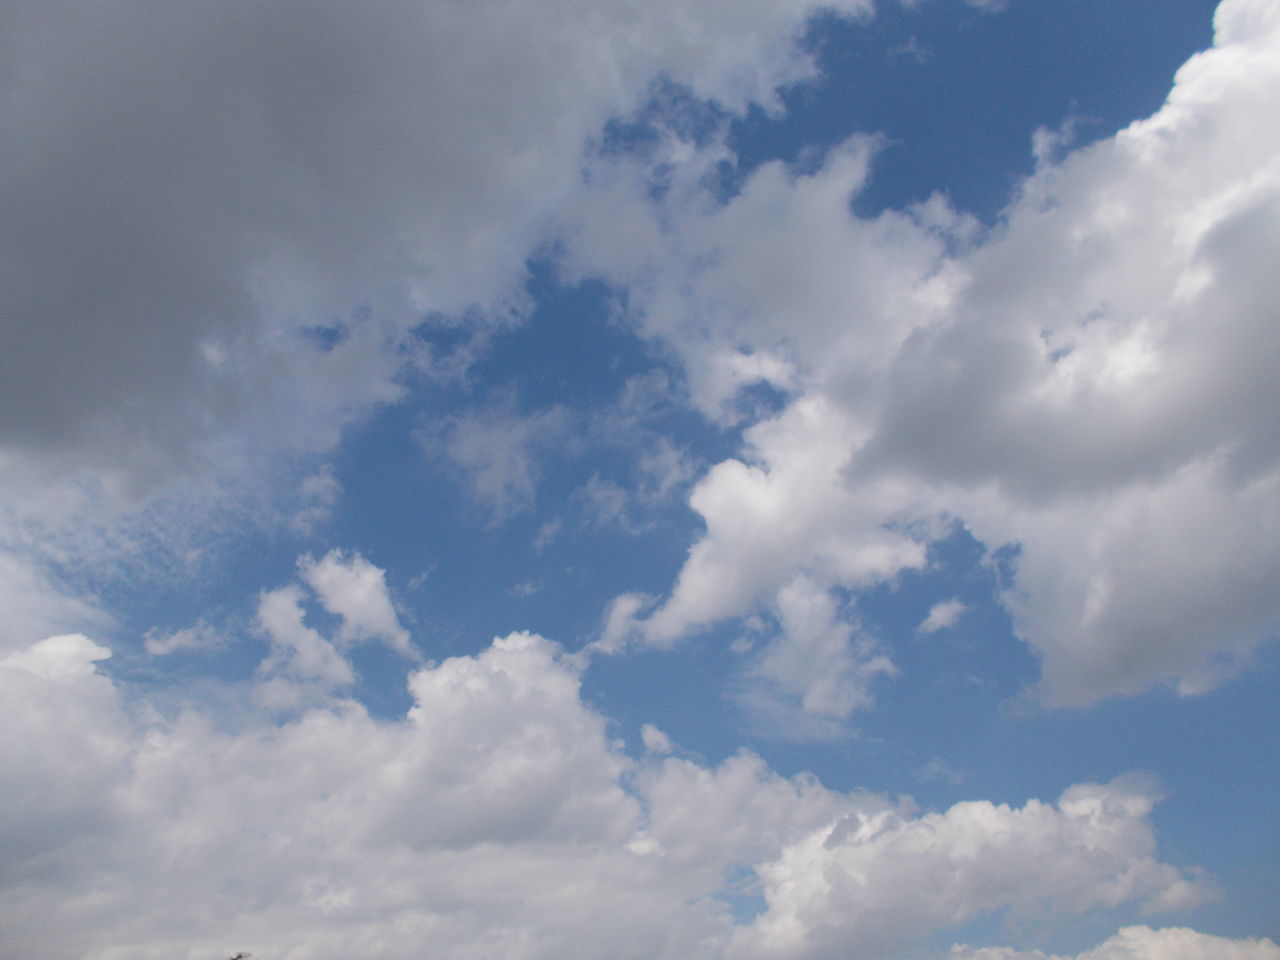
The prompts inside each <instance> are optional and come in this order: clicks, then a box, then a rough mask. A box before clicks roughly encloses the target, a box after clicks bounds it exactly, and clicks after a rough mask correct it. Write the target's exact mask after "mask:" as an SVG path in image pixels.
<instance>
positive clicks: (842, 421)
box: [571, 0, 1280, 704]
mask: <svg viewBox="0 0 1280 960" xmlns="http://www.w3.org/2000/svg"><path fill="white" fill-rule="evenodd" d="M1215 24H1216V42H1215V45H1214V47H1213V48H1212V49H1210V50H1208V51H1205V52H1203V53H1200V54H1197V55H1196V56H1194V57H1192V58H1191V59H1190V60H1189V61H1188V62H1187V63H1186V64H1185V65H1184V66H1183V67H1182V69H1181V70H1180V71H1179V72H1178V74H1177V78H1176V81H1175V83H1174V86H1173V89H1172V90H1171V92H1170V94H1169V96H1168V99H1167V101H1166V103H1165V104H1164V106H1163V107H1162V108H1161V109H1160V110H1159V111H1158V112H1157V113H1156V114H1155V115H1153V116H1152V117H1151V118H1149V119H1146V120H1142V121H1139V122H1136V123H1134V124H1132V125H1131V126H1130V127H1128V128H1126V129H1125V130H1122V131H1121V132H1120V133H1118V134H1117V135H1116V136H1114V137H1112V138H1109V139H1104V140H1102V141H1099V142H1097V143H1094V144H1092V145H1090V146H1088V147H1084V148H1081V149H1077V150H1075V151H1073V152H1068V153H1066V154H1065V155H1064V156H1062V157H1061V158H1060V159H1057V160H1055V159H1054V158H1052V157H1049V156H1048V155H1045V154H1042V155H1041V157H1040V161H1039V166H1038V168H1037V170H1036V172H1035V174H1034V175H1033V176H1031V177H1030V178H1029V179H1028V180H1027V181H1026V182H1025V183H1023V184H1022V185H1021V187H1020V188H1019V190H1018V191H1017V193H1016V195H1015V196H1014V197H1013V199H1012V201H1011V203H1010V205H1009V206H1008V208H1007V209H1006V210H1005V211H1004V213H1003V215H1002V218H1001V222H1000V223H999V224H998V225H997V226H996V227H995V228H993V229H991V230H990V231H987V232H985V233H983V232H981V231H978V230H977V228H976V225H975V224H974V223H973V221H972V220H971V219H969V218H967V217H965V216H963V215H962V214H959V213H956V212H955V211H952V210H951V209H950V208H949V206H948V205H947V204H946V203H945V202H944V201H943V200H941V199H940V198H934V199H933V200H931V201H929V202H928V203H925V204H921V205H919V206H916V207H914V208H911V209H909V210H906V211H888V212H885V213H883V214H881V215H879V216H877V217H874V218H870V219H866V218H859V217H857V216H856V215H854V214H853V213H852V212H851V210H850V206H849V202H848V201H849V199H850V197H851V195H852V194H853V193H855V192H856V191H857V190H858V189H859V188H860V187H861V186H862V185H863V184H864V183H865V181H866V177H867V176H868V171H869V162H868V161H869V157H870V156H871V155H872V153H873V152H874V150H875V149H876V143H875V141H874V140H870V139H867V138H859V139H855V140H853V141H851V142H850V143H848V144H846V145H845V146H844V147H841V148H838V149H836V150H835V151H833V152H832V153H831V155H830V156H829V157H828V158H827V159H826V161H825V163H824V164H823V165H821V166H820V167H819V168H818V169H816V170H812V169H805V170H789V169H787V168H786V167H784V166H782V165H780V164H766V165H765V166H764V167H762V168H760V169H759V170H758V171H756V172H755V173H754V174H753V175H752V176H751V177H749V178H748V179H747V181H746V183H745V184H744V185H743V187H742V189H741V191H740V192H739V193H738V194H737V195H736V196H733V197H731V198H730V199H728V200H727V201H721V200H719V199H717V198H716V197H714V196H712V195H711V194H709V193H708V192H707V190H706V187H705V179H704V177H703V174H704V173H705V172H706V170H708V169H710V168H711V167H712V166H713V165H714V164H715V163H718V162H719V160H720V158H719V155H718V154H717V153H716V149H722V148H706V149H703V148H698V147H692V146H689V145H686V151H685V156H684V158H683V159H681V160H680V162H679V163H677V166H681V165H682V172H677V173H675V174H671V175H669V177H668V179H669V180H670V181H671V183H672V187H671V189H670V190H668V191H667V192H666V193H665V194H663V195H662V196H660V197H658V198H656V199H655V198H653V197H652V196H651V195H650V193H646V190H645V184H646V182H647V180H646V178H647V177H648V176H649V173H648V172H647V169H646V168H645V166H644V164H643V163H642V162H639V161H634V160H631V159H628V160H624V161H620V162H615V161H609V162H602V167H603V170H602V172H601V173H600V174H599V175H598V176H596V178H595V180H594V184H595V186H596V189H597V196H596V198H595V200H594V203H588V204H584V206H583V209H582V212H581V214H580V216H579V221H578V225H577V227H576V231H575V232H574V233H573V235H572V240H571V246H572V248H573V250H574V257H575V258H576V259H575V262H576V263H577V265H578V268H579V269H580V270H581V271H582V272H584V273H587V274H597V275H600V276H603V277H605V278H607V279H610V280H611V281H613V282H615V283H619V284H627V285H629V286H630V288H631V290H632V307H633V311H632V316H633V320H634V321H635V322H636V323H637V325H638V326H639V328H640V329H642V330H643V331H645V332H646V333H648V334H650V335H652V336H655V337H659V338H661V339H663V340H664V341H665V342H667V343H668V344H670V345H671V346H672V347H673V348H674V349H675V350H676V351H677V352H678V354H679V356H680V357H681V358H682V361H683V363H684V365H685V367H686V369H687V370H688V376H689V380H690V384H691V390H692V396H693V398H694V401H695V402H696V403H697V404H699V406H700V408H701V409H702V410H703V411H704V413H706V415H707V416H708V417H711V418H713V419H721V420H722V419H724V418H725V417H726V416H727V415H731V414H732V411H734V410H736V409H738V407H737V406H735V404H736V403H737V401H736V399H735V398H737V397H739V396H740V392H741V390H742V388H743V387H744V386H748V385H751V384H759V383H764V384H767V385H768V386H769V387H770V388H772V389H773V390H775V391H777V392H779V393H780V394H781V395H782V396H783V397H784V398H785V400H786V404H785V407H784V409H782V410H781V412H779V413H777V414H775V415H771V416H769V417H767V418H766V419H764V420H762V421H760V422H758V423H757V424H755V425H754V426H753V427H751V429H750V430H748V431H747V434H746V439H745V443H744V450H743V453H742V455H741V456H740V457H739V458H737V459H732V460H727V461H725V462H722V463H720V464H718V465H716V466H714V467H712V468H711V470H710V471H708V472H707V473H706V474H705V475H704V476H703V477H702V479H701V480H700V481H699V482H698V483H697V484H696V485H695V487H694V490H693V493H692V495H691V497H690V501H689V502H690V505H691V506H692V507H693V508H694V509H695V510H696V511H697V512H698V513H699V514H700V515H701V516H702V518H703V519H704V521H705V523H706V532H705V534H704V535H703V536H702V537H701V539H700V540H698V542H696V543H695V544H694V545H693V547H692V548H691V551H690V554H689V558H688V560H687V562H686V563H685V565H684V568H683V569H682V570H681V571H680V573H679V575H678V576H677V578H676V580H675V583H674V584H673V586H672V588H671V590H670V592H669V594H668V595H667V597H666V598H665V599H664V600H663V601H662V602H661V603H660V604H659V605H658V607H657V608H656V610H655V612H654V613H653V614H652V615H651V616H650V617H649V618H648V619H647V620H645V621H644V622H643V629H644V632H645V635H646V636H647V638H648V639H649V641H650V642H652V643H656V644H668V643H672V642H675V641H676V640H677V639H679V638H680V637H682V636H686V635H688V634H689V633H691V632H693V631H696V630H698V629H700V628H702V627H704V626H705V625H707V624H710V623H712V622H715V621H717V620H720V619H724V618H726V617H737V616H743V615H746V614H749V613H751V612H752V611H754V610H756V609H758V608H760V607H761V606H762V605H766V606H767V605H768V604H770V603H773V602H776V600H775V598H776V596H777V594H778V591H779V590H781V589H782V588H783V587H784V586H785V585H786V584H787V583H789V582H791V581H792V580H793V578H794V577H796V576H797V575H798V574H800V575H804V576H808V577H811V578H813V579H814V580H815V581H816V582H818V583H820V584H822V585H823V586H824V587H827V588H838V589H846V590H847V589H851V588H852V589H857V588H859V587H862V586H865V585H868V584H871V583H876V582H884V581H889V580H892V579H893V578H895V577H896V576H897V575H898V574H899V573H900V572H901V571H903V570H905V569H909V568H913V567H918V566H920V565H921V563H922V562H923V555H924V545H925V543H927V542H928V540H930V539H932V538H934V537H936V536H939V535H940V534H941V533H942V532H945V531H946V530H947V529H948V522H949V521H950V520H952V519H954V518H959V519H960V520H961V521H962V522H963V523H964V524H965V525H966V527H967V528H968V530H969V531H970V532H972V533H973V534H974V535H975V536H976V537H978V538H979V539H980V540H981V541H983V542H984V543H985V544H986V545H987V546H988V547H989V548H991V549H993V550H994V549H996V548H999V547H1001V546H1004V545H1009V544H1015V545H1017V546H1018V548H1019V551H1018V553H1017V558H1016V560H1015V563H1014V569H1013V579H1012V581H1011V582H1010V583H1009V584H1008V585H1007V590H1006V593H1005V601H1006V604H1007V606H1008V608H1009V610H1010V612H1011V614H1012V616H1013V620H1014V624H1015V628H1016V631H1017V633H1018V635H1019V636H1020V637H1022V638H1023V639H1024V640H1025V641H1026V642H1027V643H1028V644H1030V645H1031V647H1032V648H1034V650H1035V651H1036V653H1037V654H1038V655H1039V657H1040V659H1041V660H1042V662H1043V683H1042V693H1043V696H1044V699H1045V701H1046V702H1048V703H1051V704H1067V703H1077V704H1078V703H1087V702H1091V701H1094V700H1097V699H1099V698H1101V697H1105V696H1109V695H1114V694H1121V693H1132V692H1136V691H1140V690H1143V689H1146V688H1148V687H1150V686H1152V685H1154V684H1169V685H1171V686H1173V687H1175V688H1176V689H1178V690H1179V691H1180V692H1183V693H1194V692H1197V691H1200V690H1205V689H1208V688H1210V687H1212V686H1214V685H1215V684H1216V683H1218V682H1220V681H1221V680H1222V679H1223V678H1224V677H1226V676H1229V675H1230V674H1231V673H1232V672H1233V671H1234V670H1236V669H1239V667H1240V665H1241V664H1242V663H1244V662H1246V660H1247V658H1248V656H1249V654H1250V652H1251V651H1252V650H1253V649H1255V648H1256V646H1257V645H1258V644H1259V643H1260V642H1262V641H1263V640H1264V639H1265V638H1267V637H1268V636H1272V635H1274V631H1275V628H1276V625H1277V624H1278V623H1280V594H1277V592H1276V591H1275V590H1274V589H1272V588H1271V585H1272V584H1274V582H1275V581H1276V578H1277V576H1280V548H1277V544H1280V513H1278V512H1277V509H1276V504H1277V503H1280V496H1278V492H1280V432H1277V426H1276V424H1277V420H1276V418H1275V416H1274V414H1273V411H1274V410H1275V409H1276V408H1277V406H1278V405H1280V394H1277V381H1276V378H1275V377H1274V375H1273V372H1274V369H1275V368H1276V366H1277V360H1278V359H1280V358H1278V356H1277V350H1280V338H1278V337H1277V336H1276V330H1275V325H1274V323H1273V322H1272V319H1273V313H1274V310H1273V305H1274V303H1275V302H1276V300H1277V298H1278V296H1280V289H1277V287H1276V277H1277V274H1276V271H1275V270H1274V268H1273V266H1272V263H1273V261H1274V259H1275V251H1276V250H1278V249H1280V227H1278V226H1277V225H1280V165H1278V164H1277V161H1276V157H1277V156H1280V133H1278V132H1277V128H1276V126H1275V124H1273V123H1271V122H1270V120H1269V117H1270V114H1271V112H1272V106H1271V105H1272V104H1273V103H1274V102H1275V100H1276V98H1277V96H1280V12H1278V11H1277V10H1276V8H1275V6H1274V4H1269V3H1266V2H1264V0H1225V2H1223V3H1222V4H1221V5H1220V7H1219V8H1218V12H1217V15H1216V19H1215ZM674 156H675V154H674V153H672V154H671V155H666V154H664V155H663V156H661V158H660V162H661V163H663V164H672V163H676V160H674V159H673V157H674ZM609 230H612V233H609V232H608V231H609Z"/></svg>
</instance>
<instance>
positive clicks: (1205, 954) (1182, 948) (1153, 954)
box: [950, 927, 1280, 960]
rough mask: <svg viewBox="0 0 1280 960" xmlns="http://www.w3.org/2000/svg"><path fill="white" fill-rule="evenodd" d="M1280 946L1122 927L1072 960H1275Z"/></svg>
mask: <svg viewBox="0 0 1280 960" xmlns="http://www.w3.org/2000/svg"><path fill="white" fill-rule="evenodd" d="M950 956H951V958H952V960H1067V958H1066V957H1058V956H1050V955H1049V954H1047V953H1042V952H1041V951H1039V950H1029V951H1024V950H1012V949H1009V948H1008V947H986V948H983V949H975V948H971V947H953V948H952V950H951V954H950ZM1276 958H1280V947H1278V946H1276V945H1275V943H1273V942H1272V941H1270V940H1267V939H1265V938H1264V939H1258V940H1231V939H1228V938H1227V937H1214V936H1210V935H1209V934H1204V933H1197V932H1196V931H1195V930H1187V929H1186V928H1183V927H1173V928H1169V929H1165V930H1152V929H1151V928H1150V927H1125V928H1124V929H1123V930H1121V931H1120V932H1119V933H1117V934H1116V935H1115V936H1114V937H1111V938H1110V939H1109V940H1107V941H1106V942H1105V943H1102V944H1099V945H1098V946H1096V947H1094V948H1093V949H1092V950H1086V951H1085V952H1084V953H1082V954H1080V955H1079V956H1078V957H1076V958H1075V960H1276Z"/></svg>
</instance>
